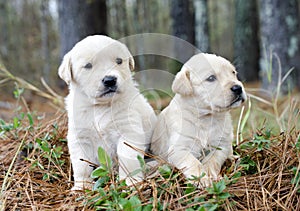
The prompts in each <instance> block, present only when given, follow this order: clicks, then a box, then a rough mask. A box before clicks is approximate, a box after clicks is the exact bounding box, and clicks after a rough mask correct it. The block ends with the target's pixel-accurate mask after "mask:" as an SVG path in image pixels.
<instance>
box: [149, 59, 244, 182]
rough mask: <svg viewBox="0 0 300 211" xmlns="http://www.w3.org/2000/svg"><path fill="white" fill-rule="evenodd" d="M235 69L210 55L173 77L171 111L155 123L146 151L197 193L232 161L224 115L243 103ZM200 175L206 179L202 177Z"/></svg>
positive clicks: (229, 129)
mask: <svg viewBox="0 0 300 211" xmlns="http://www.w3.org/2000/svg"><path fill="white" fill-rule="evenodd" d="M236 74H237V73H236V70H235V68H234V66H233V65H232V64H231V63H230V62H229V61H227V60H226V59H224V58H222V57H219V56H216V55H212V54H204V53H201V54H197V55H195V56H193V57H192V58H191V59H190V60H189V61H187V62H186V63H185V64H184V66H183V67H182V69H181V71H180V72H179V73H177V75H176V77H175V79H174V81H173V85H172V90H173V92H175V96H174V98H173V100H172V101H171V102H170V105H169V106H168V107H166V108H165V109H164V110H163V111H162V113H161V114H160V116H159V117H158V123H157V125H156V127H155V129H154V134H153V137H152V143H151V150H152V152H153V153H154V154H156V155H160V156H162V157H163V158H165V159H167V161H169V162H170V163H171V164H173V165H174V166H175V167H177V168H178V169H182V171H183V173H184V175H185V176H186V177H187V178H193V176H195V177H199V178H201V177H202V178H201V179H200V183H199V186H200V187H206V186H208V185H210V184H211V180H212V179H217V177H218V175H219V173H220V170H221V166H222V164H223V163H224V161H225V160H226V159H227V158H230V157H231V156H232V153H233V152H232V145H231V142H232V140H233V128H232V123H231V117H230V113H229V110H230V109H231V108H235V107H238V106H240V105H241V104H242V103H243V102H244V101H245V100H246V94H245V92H244V88H243V85H242V83H241V82H240V81H238V79H237V76H236ZM203 175H205V176H203Z"/></svg>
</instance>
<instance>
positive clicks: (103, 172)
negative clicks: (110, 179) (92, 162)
mask: <svg viewBox="0 0 300 211" xmlns="http://www.w3.org/2000/svg"><path fill="white" fill-rule="evenodd" d="M108 174H109V172H108V171H107V169H106V168H105V167H104V166H99V167H98V168H96V169H95V170H94V171H92V174H91V177H92V178H93V179H95V178H99V177H104V176H107V175H108Z"/></svg>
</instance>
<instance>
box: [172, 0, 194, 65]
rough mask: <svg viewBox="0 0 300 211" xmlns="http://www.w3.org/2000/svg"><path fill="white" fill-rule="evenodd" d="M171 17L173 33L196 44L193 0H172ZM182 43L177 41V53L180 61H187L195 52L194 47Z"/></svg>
mask: <svg viewBox="0 0 300 211" xmlns="http://www.w3.org/2000/svg"><path fill="white" fill-rule="evenodd" d="M171 17H172V20H173V24H172V28H173V35H174V36H176V37H178V38H181V39H183V40H185V41H187V42H189V43H190V44H192V45H195V18H194V17H195V16H194V7H193V4H192V3H191V1H190V0H172V1H171ZM181 44H182V43H178V44H177V43H176V46H175V49H174V50H175V55H176V57H177V60H178V61H187V60H188V59H189V58H190V57H191V56H192V55H193V54H194V49H186V47H184V46H182V45H181Z"/></svg>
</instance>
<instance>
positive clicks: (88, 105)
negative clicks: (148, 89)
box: [58, 35, 156, 190]
mask: <svg viewBox="0 0 300 211" xmlns="http://www.w3.org/2000/svg"><path fill="white" fill-rule="evenodd" d="M133 69H134V60H133V57H132V55H131V54H130V52H129V51H128V49H127V47H126V46H125V45H124V44H122V43H120V42H118V41H116V40H113V39H111V38H109V37H106V36H102V35H95V36H89V37H87V38H85V39H83V40H82V41H80V42H78V43H77V44H76V45H75V46H74V47H73V49H72V50H70V51H69V52H68V53H67V54H66V55H65V56H64V58H63V61H62V64H61V65H60V67H59V70H58V74H59V76H60V77H61V78H62V79H63V80H64V81H65V82H66V83H67V84H68V85H69V95H68V96H67V97H66V99H65V101H66V109H67V111H68V136H67V139H68V147H69V152H70V157H71V162H72V167H73V171H74V181H75V184H74V187H73V188H72V189H73V190H78V189H83V188H90V187H91V182H92V179H91V178H90V174H91V172H92V170H93V168H92V167H90V166H89V164H88V163H87V162H84V161H82V159H83V160H87V161H90V162H92V163H98V155H97V151H98V147H102V148H104V150H105V151H106V152H107V154H108V155H109V156H110V157H111V158H112V159H113V160H116V159H118V164H119V177H120V179H125V178H126V182H127V184H128V183H129V184H131V183H134V182H138V181H140V180H142V177H143V175H142V173H138V174H136V175H129V174H130V173H133V172H136V170H138V169H140V165H139V161H138V159H137V156H138V155H140V156H141V157H143V154H142V153H140V152H137V151H136V150H134V149H132V148H131V147H129V146H128V145H126V143H128V144H129V145H131V146H133V147H136V148H138V149H140V150H142V151H145V150H146V149H147V148H149V145H150V138H151V135H152V132H153V127H154V125H155V122H156V116H155V113H154V111H153V109H152V107H151V106H150V105H149V104H148V102H147V101H146V99H145V98H144V97H143V96H142V95H141V94H140V93H139V90H138V89H137V88H136V85H135V83H134V81H133V80H132V76H131V70H133ZM115 164H116V163H115Z"/></svg>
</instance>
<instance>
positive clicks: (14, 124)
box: [13, 117, 21, 129]
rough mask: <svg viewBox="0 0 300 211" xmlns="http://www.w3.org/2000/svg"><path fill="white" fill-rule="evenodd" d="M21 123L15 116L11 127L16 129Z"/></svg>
mask: <svg viewBox="0 0 300 211" xmlns="http://www.w3.org/2000/svg"><path fill="white" fill-rule="evenodd" d="M20 125H21V123H20V120H19V119H18V118H17V117H14V118H13V127H14V129H17V128H18V127H19V126H20Z"/></svg>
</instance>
